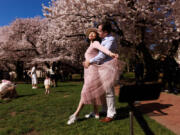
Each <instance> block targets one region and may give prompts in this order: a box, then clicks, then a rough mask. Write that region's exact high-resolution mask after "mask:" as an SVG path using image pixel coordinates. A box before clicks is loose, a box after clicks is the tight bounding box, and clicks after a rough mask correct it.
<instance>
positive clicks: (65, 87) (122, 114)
mask: <svg viewBox="0 0 180 135" xmlns="http://www.w3.org/2000/svg"><path fill="white" fill-rule="evenodd" d="M58 86H59V87H57V88H52V89H51V93H50V95H44V88H43V85H40V88H39V89H36V90H32V89H31V85H30V84H18V85H17V92H18V94H19V97H18V98H17V99H13V100H12V101H0V135H128V134H129V117H128V107H127V104H124V103H118V101H117V103H116V107H117V110H118V116H119V119H118V120H115V121H112V122H111V123H101V122H99V121H98V120H95V119H93V118H92V119H88V120H86V119H84V115H85V114H86V113H88V112H90V111H92V107H91V106H90V105H87V106H85V108H84V109H83V111H82V112H81V114H80V118H81V119H80V120H79V121H78V122H77V123H75V124H73V125H70V126H68V125H66V122H67V120H68V117H69V116H70V115H71V114H72V113H73V112H74V111H75V109H76V107H77V105H78V102H79V98H80V92H81V88H82V82H65V83H60V84H59V85H58ZM116 100H117V99H116ZM144 118H145V120H146V122H147V124H148V126H149V127H150V129H151V130H152V132H153V133H154V134H155V135H174V134H173V133H172V132H171V131H169V130H168V129H166V128H165V127H163V126H161V125H160V124H158V123H156V122H155V121H154V120H151V119H150V118H149V117H148V116H146V115H144ZM134 133H135V135H145V133H144V132H143V130H142V128H141V127H140V125H139V124H138V122H137V121H136V120H134Z"/></svg>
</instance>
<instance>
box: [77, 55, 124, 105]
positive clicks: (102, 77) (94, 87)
mask: <svg viewBox="0 0 180 135" xmlns="http://www.w3.org/2000/svg"><path fill="white" fill-rule="evenodd" d="M124 65H125V63H124V62H123V61H120V60H118V59H116V58H114V59H112V60H110V61H108V62H105V63H104V64H101V65H96V64H93V65H90V66H89V67H88V68H87V69H84V85H83V89H82V92H81V100H82V101H83V103H84V104H96V105H102V104H104V103H105V102H106V100H105V94H106V92H107V90H109V88H112V87H113V86H114V85H115V84H116V83H117V82H118V81H119V78H120V74H121V73H122V70H123V67H124Z"/></svg>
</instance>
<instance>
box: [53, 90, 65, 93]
mask: <svg viewBox="0 0 180 135" xmlns="http://www.w3.org/2000/svg"><path fill="white" fill-rule="evenodd" d="M55 92H58V93H64V92H65V93H67V91H64V90H56V91H55Z"/></svg>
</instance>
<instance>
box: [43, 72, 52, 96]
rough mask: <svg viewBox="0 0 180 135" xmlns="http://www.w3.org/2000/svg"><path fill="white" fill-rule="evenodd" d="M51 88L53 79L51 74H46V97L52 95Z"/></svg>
mask: <svg viewBox="0 0 180 135" xmlns="http://www.w3.org/2000/svg"><path fill="white" fill-rule="evenodd" d="M50 86H51V79H50V77H49V74H46V78H45V80H44V87H45V95H46V94H49V93H50Z"/></svg>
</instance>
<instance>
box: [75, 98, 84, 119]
mask: <svg viewBox="0 0 180 135" xmlns="http://www.w3.org/2000/svg"><path fill="white" fill-rule="evenodd" d="M83 107H84V104H83V102H82V100H80V101H79V105H78V107H77V109H76V111H75V112H74V114H73V115H75V116H78V115H79V112H80V111H81V110H82V108H83Z"/></svg>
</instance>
